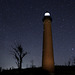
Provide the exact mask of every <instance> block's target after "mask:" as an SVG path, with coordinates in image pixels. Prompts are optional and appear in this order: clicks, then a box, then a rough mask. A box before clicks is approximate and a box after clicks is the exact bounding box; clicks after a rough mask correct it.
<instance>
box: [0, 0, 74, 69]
mask: <svg viewBox="0 0 75 75" xmlns="http://www.w3.org/2000/svg"><path fill="white" fill-rule="evenodd" d="M46 11H49V12H50V13H51V16H52V19H53V22H52V36H53V49H54V61H55V64H56V65H65V63H67V62H68V60H69V59H72V57H74V56H75V1H74V0H61V1H60V0H58V1H57V0H41V1H40V0H36V1H35V0H0V66H1V67H2V68H10V67H12V66H13V67H17V66H16V64H15V60H14V59H13V57H12V56H11V55H10V53H9V51H10V50H12V48H11V45H13V46H14V43H15V42H18V43H21V44H22V46H23V48H24V51H28V52H30V54H28V55H27V56H26V57H25V58H24V60H23V68H26V65H28V67H30V65H31V62H30V61H31V60H33V61H34V65H36V66H37V67H39V66H41V62H42V44H43V22H42V18H43V16H44V13H45V12H46Z"/></svg>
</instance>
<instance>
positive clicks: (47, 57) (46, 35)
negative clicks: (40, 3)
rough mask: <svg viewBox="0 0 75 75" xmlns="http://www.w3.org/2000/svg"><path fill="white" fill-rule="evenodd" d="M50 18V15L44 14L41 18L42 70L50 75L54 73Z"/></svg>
mask: <svg viewBox="0 0 75 75" xmlns="http://www.w3.org/2000/svg"><path fill="white" fill-rule="evenodd" d="M51 22H52V18H51V16H50V13H48V12H46V13H45V15H44V18H43V25H44V29H43V56H42V68H43V69H45V70H47V71H48V72H50V73H53V72H54V55H53V42H52V31H51Z"/></svg>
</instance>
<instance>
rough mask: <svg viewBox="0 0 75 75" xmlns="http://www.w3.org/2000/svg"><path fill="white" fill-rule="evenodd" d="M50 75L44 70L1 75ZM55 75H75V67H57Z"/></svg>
mask: <svg viewBox="0 0 75 75" xmlns="http://www.w3.org/2000/svg"><path fill="white" fill-rule="evenodd" d="M3 74H4V75H5V74H6V75H50V74H49V73H48V72H47V71H45V70H43V69H42V68H27V69H22V70H18V69H12V70H3V71H2V72H0V75H3ZM54 75H75V66H55V72H54Z"/></svg>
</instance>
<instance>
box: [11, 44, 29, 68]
mask: <svg viewBox="0 0 75 75" xmlns="http://www.w3.org/2000/svg"><path fill="white" fill-rule="evenodd" d="M12 48H13V51H11V54H12V55H13V56H14V58H15V59H16V64H17V66H18V68H19V69H22V61H23V58H24V57H25V56H26V55H27V54H28V53H27V52H24V50H23V48H22V46H21V44H17V45H16V46H15V47H12Z"/></svg>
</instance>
